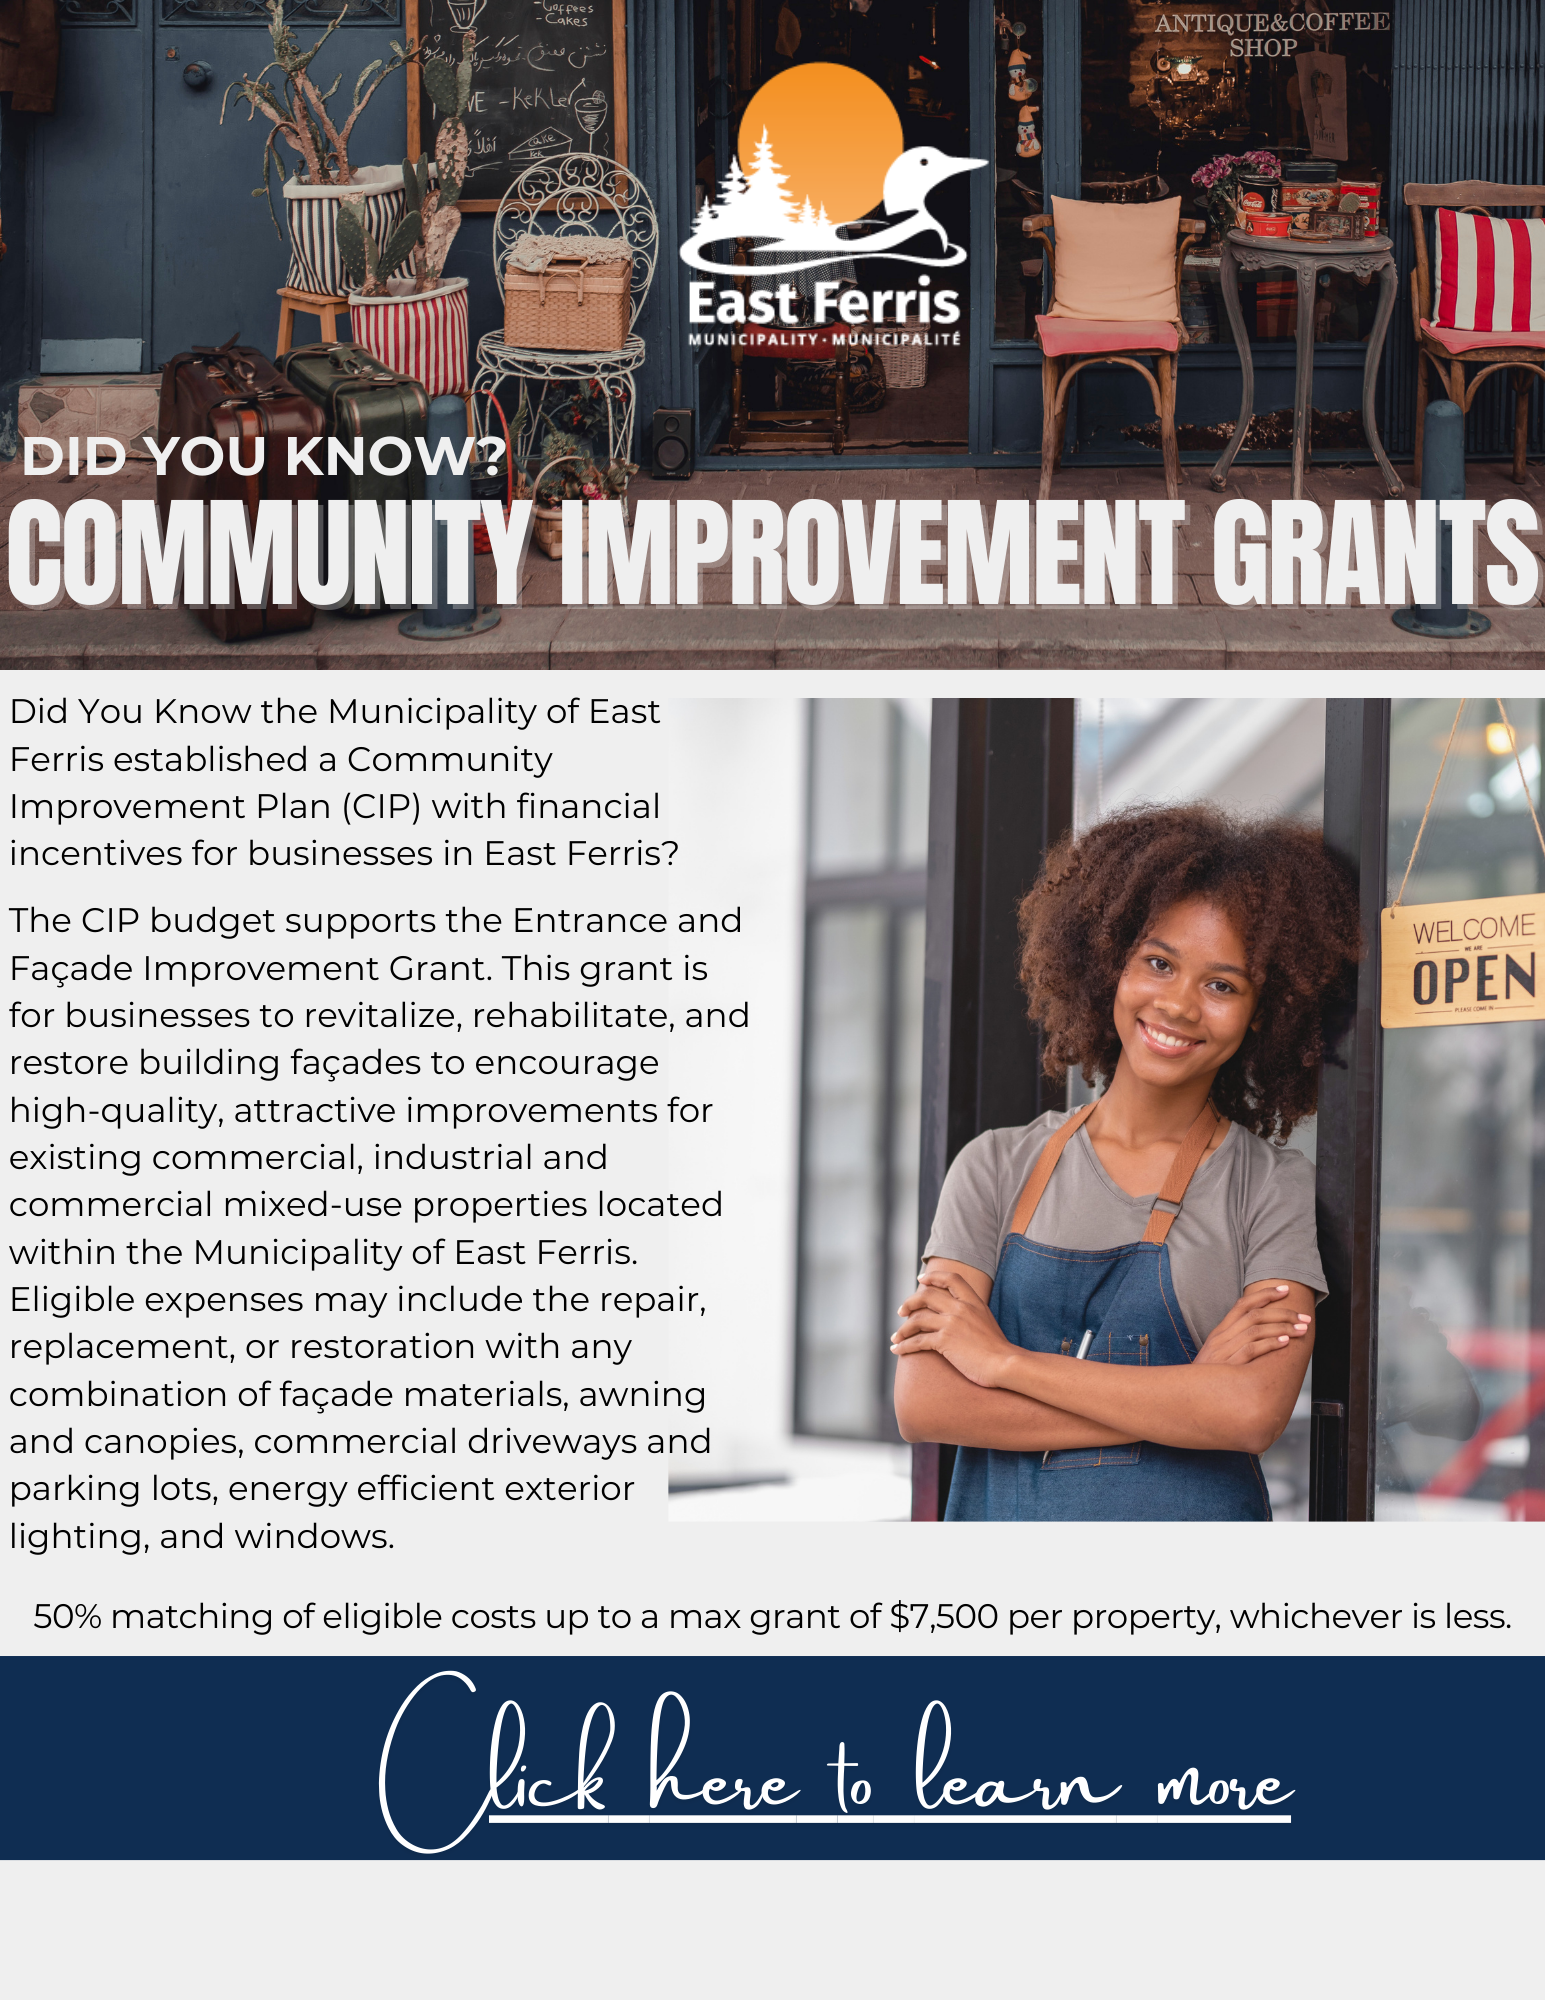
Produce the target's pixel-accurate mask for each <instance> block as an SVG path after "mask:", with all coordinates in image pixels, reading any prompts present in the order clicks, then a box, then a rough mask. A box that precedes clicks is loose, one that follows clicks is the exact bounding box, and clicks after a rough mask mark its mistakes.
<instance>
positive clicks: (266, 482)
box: [156, 340, 327, 640]
mask: <svg viewBox="0 0 1545 2000" xmlns="http://www.w3.org/2000/svg"><path fill="white" fill-rule="evenodd" d="M326 428H327V421H326V418H325V416H324V414H323V412H322V411H321V410H319V409H318V408H317V406H316V404H315V403H313V402H312V400H311V398H310V397H309V396H303V395H302V394H301V393H300V391H299V390H298V389H292V388H291V387H290V385H289V383H288V382H286V381H285V379H284V377H283V376H282V375H281V374H280V373H279V371H278V369H277V368H275V366H274V365H273V363H272V362H271V361H270V360H269V359H268V357H267V356H266V355H264V354H260V353H259V352H258V350H257V349H256V348H255V347H238V346H237V345H236V343H235V341H234V340H228V341H227V342H226V343H225V345H224V346H223V347H195V348H194V349H193V350H192V351H191V352H190V353H187V354H178V355H175V356H174V357H173V358H172V359H171V360H170V361H168V362H167V364H166V366H165V367H164V368H163V369H162V370H161V410H160V416H159V419H158V422H157V427H156V430H157V434H156V443H157V444H158V445H160V446H162V447H163V448H164V447H165V445H166V443H167V442H168V440H169V439H171V438H174V437H175V438H182V439H184V440H186V439H188V438H191V437H209V438H213V439H214V440H215V442H216V443H217V444H218V445H219V446H220V450H221V463H220V464H219V466H218V467H216V469H215V470H214V471H213V472H207V473H199V472H189V471H188V470H187V468H186V467H185V466H184V465H183V464H182V458H181V447H180V446H179V448H178V450H177V451H176V452H175V453H173V455H172V456H171V457H170V458H169V459H168V460H167V462H166V470H165V471H164V472H162V473H158V474H157V475H156V512H157V513H158V514H159V515H160V517H161V525H162V530H163V532H164V531H165V526H166V509H167V505H168V503H169V502H170V501H173V500H241V501H243V502H245V504H246V508H247V514H248V517H249V519H256V516H257V503H258V501H259V500H315V499H316V497H317V480H316V475H315V473H313V472H311V471H309V470H308V469H307V467H306V466H305V465H301V466H298V467H297V468H296V471H295V475H294V477H293V478H292V477H291V475H290V470H289V440H290V439H291V438H299V439H301V440H302V442H304V441H305V440H307V439H309V438H319V437H321V436H323V434H324V433H325V431H326ZM260 437H261V438H263V439H264V440H265V449H264V453H263V467H262V470H261V471H260V472H257V473H254V474H252V475H250V476H248V477H243V476H242V475H241V474H240V473H237V472H233V471H232V470H231V460H230V450H229V446H230V440H231V439H233V438H235V439H237V440H238V441H239V442H240V446H241V449H240V454H239V455H240V457H241V458H242V459H243V461H245V462H248V463H250V462H251V459H252V457H253V450H252V447H253V443H254V442H255V441H256V440H257V439H258V438H260ZM198 615H199V618H200V619H201V620H202V622H203V623H204V624H205V625H207V626H208V627H209V629H210V631H211V632H213V633H214V635H215V637H216V638H217V639H227V640H230V639H255V638H258V637H259V636H260V635H261V634H263V633H265V632H301V631H304V630H305V629H306V627H307V626H308V625H310V623H311V620H312V617H313V615H314V614H313V611H312V607H311V606H310V605H309V604H306V603H304V602H301V603H297V604H294V605H288V606H287V605H282V604H275V605H263V604H231V605H225V606H218V605H211V606H209V607H207V608H205V609H203V610H201V611H200V612H199V614H198Z"/></svg>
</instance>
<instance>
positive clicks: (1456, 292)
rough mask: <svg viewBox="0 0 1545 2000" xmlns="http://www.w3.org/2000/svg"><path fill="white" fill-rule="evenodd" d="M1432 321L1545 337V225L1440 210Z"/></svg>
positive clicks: (1475, 330) (1458, 327)
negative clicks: (1542, 335)
mask: <svg viewBox="0 0 1545 2000" xmlns="http://www.w3.org/2000/svg"><path fill="white" fill-rule="evenodd" d="M1437 238H1438V270H1437V297H1436V299H1435V301H1434V309H1433V315H1432V320H1433V324H1434V326H1446V327H1451V328H1453V329H1454V330H1455V331H1456V332H1464V333H1545V222H1509V221H1506V220H1504V219H1503V218H1501V217H1499V216H1493V215H1461V214H1460V213H1459V211H1458V210H1457V209H1452V208H1440V209H1439V210H1438V232H1437Z"/></svg>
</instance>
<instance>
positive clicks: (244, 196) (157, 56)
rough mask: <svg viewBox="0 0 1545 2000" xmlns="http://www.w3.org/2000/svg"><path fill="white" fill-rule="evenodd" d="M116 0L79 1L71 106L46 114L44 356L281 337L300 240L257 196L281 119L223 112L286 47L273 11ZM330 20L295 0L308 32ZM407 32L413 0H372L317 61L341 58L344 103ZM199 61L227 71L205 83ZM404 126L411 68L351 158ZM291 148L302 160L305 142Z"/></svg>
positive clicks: (82, 360) (140, 365)
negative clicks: (267, 16)
mask: <svg viewBox="0 0 1545 2000" xmlns="http://www.w3.org/2000/svg"><path fill="white" fill-rule="evenodd" d="M357 3H358V0H357ZM112 4H113V6H114V8H115V11H114V12H113V14H112V15H111V16H110V15H109V13H108V12H107V11H106V9H105V8H104V9H103V10H102V11H100V12H98V13H95V14H93V15H91V16H90V17H89V18H87V17H83V16H81V15H73V16H72V13H71V12H70V11H69V0H66V8H65V10H64V11H63V12H62V14H61V24H62V26H63V30H64V32H63V35H62V37H61V39H62V43H63V49H62V54H61V62H60V86H59V103H58V110H57V111H56V113H55V115H54V116H53V118H51V119H40V120H39V121H38V127H39V135H38V140H37V144H38V149H39V156H40V157H39V159H38V163H37V164H38V167H39V169H40V171H39V172H38V174H37V179H36V183H35V184H36V186H37V187H38V189H39V203H40V211H41V212H40V215H39V225H40V226H39V230H38V238H37V240H38V242H39V245H40V249H39V256H38V280H37V281H38V285H39V291H40V295H41V296H40V297H39V300H38V306H39V323H40V326H41V331H42V342H43V348H42V355H41V363H42V367H43V369H44V370H45V372H48V373H74V372H82V373H85V372H91V373H115V374H116V373H135V372H139V371H142V370H143V371H148V370H150V369H153V368H158V367H159V366H160V365H161V363H162V362H164V361H165V360H167V359H168V358H169V357H170V356H171V355H173V354H176V353H179V352H181V351H182V350H183V349H185V348H188V347H194V346H206V345H213V344H217V343H219V342H220V341H222V340H225V339H227V338H228V337H229V336H230V335H231V334H233V333H239V334H240V336H241V338H242V340H243V341H244V342H245V343H247V344H248V345H250V346H253V347H258V348H262V349H263V350H264V351H265V352H268V353H271V352H272V351H273V344H274V336H275V333H276V331H277V327H278V316H279V302H278V299H277V298H276V296H275V293H276V290H277V288H278V287H279V286H280V285H282V284H283V283H284V278H285V272H286V268H287V266H288V262H289V247H288V240H287V239H285V240H281V238H280V237H279V236H277V235H275V233H274V227H273V224H272V222H271V221H270V220H269V214H268V206H267V203H266V202H265V201H263V200H262V199H261V198H260V199H258V200H254V199H253V198H252V189H253V188H254V187H256V186H257V185H258V184H259V181H260V179H261V172H262V168H261V148H262V136H263V132H264V130H265V129H266V127H265V124H264V121H263V120H261V119H255V120H254V121H253V123H252V124H251V125H248V123H247V113H246V106H245V105H243V104H240V103H236V102H234V101H233V102H232V104H231V105H230V107H229V108H228V109H227V111H226V115H225V123H224V125H223V126H222V125H221V123H220V104H221V99H222V97H223V96H224V94H225V90H226V87H227V85H228V84H230V83H232V82H234V81H235V80H237V79H238V78H239V77H240V76H241V75H242V74H243V72H245V73H247V74H248V75H252V76H255V75H256V74H257V73H258V71H259V70H261V69H262V68H263V66H264V64H265V63H266V62H267V61H268V60H269V58H270V55H271V53H272V51H271V49H270V46H269V39H268V33H267V29H266V26H265V25H264V24H263V16H262V12H261V9H260V8H259V7H257V6H255V5H252V4H251V0H112ZM367 10H368V18H367ZM331 12H332V13H336V12H337V6H336V5H334V6H333V7H332V9H331ZM326 19H327V16H326V15H325V14H324V13H323V12H322V11H321V9H320V8H318V9H317V11H316V12H315V13H314V14H313V13H311V12H309V10H302V9H299V8H297V9H292V10H291V22H292V26H294V28H295V30H296V32H297V34H298V35H299V37H300V39H301V40H302V42H304V43H309V42H310V41H311V40H312V39H313V38H314V36H315V35H316V34H317V33H319V32H320V31H321V29H322V28H323V27H325V25H326ZM401 39H402V28H401V25H400V14H399V10H398V8H397V7H396V5H395V4H393V5H392V7H391V10H390V12H389V13H388V11H387V10H386V9H385V8H382V7H378V6H374V5H371V4H370V0H365V4H364V5H362V6H360V9H359V18H358V19H357V20H353V21H346V22H345V24H344V25H343V26H342V27H341V28H340V29H339V30H338V32H337V33H336V34H335V35H334V36H333V38H332V40H331V41H330V42H329V44H328V47H327V49H326V51H325V52H324V55H323V57H322V60H321V61H320V62H319V64H318V65H317V67H318V72H319V75H320V76H321V78H322V79H323V81H324V82H327V83H330V82H331V81H332V78H333V77H334V76H336V75H338V74H339V73H340V72H341V73H342V76H343V83H342V85H341V87H340V89H339V92H338V96H337V98H335V99H334V100H333V102H334V104H335V105H336V104H339V103H342V104H343V105H345V106H346V105H347V103H348V101H349V99H350V97H351V95H352V91H353V85H354V79H355V77H356V76H357V75H358V74H359V72H360V71H361V70H362V69H363V68H364V67H365V66H366V65H367V64H368V63H370V62H372V61H374V60H375V59H376V58H377V57H380V58H383V59H386V58H389V56H390V52H391V51H390V44H391V42H392V41H394V40H398V41H400V40H401ZM200 64H202V65H205V66H206V67H207V68H208V70H209V71H210V72H211V74H210V76H209V78H208V80H207V82H205V83H204V84H203V86H202V87H200V88H195V87H194V86H195V84H196V83H197V82H198V76H199V73H198V71H197V69H196V68H192V66H195V65H200ZM190 69H191V74H190ZM405 132H406V87H405V84H404V82H403V80H402V78H401V77H400V76H397V77H393V78H391V79H389V80H388V82H387V83H386V84H385V85H384V86H383V87H382V89H381V90H380V91H379V92H378V94H377V96H376V98H375V100H374V101H373V102H372V103H371V105H370V106H369V108H368V109H367V111H366V112H365V114H364V116H363V117H362V119H361V120H360V123H359V124H358V125H357V126H356V127H355V131H354V135H353V138H352V140H351V144H350V157H351V160H352V162H353V163H354V164H355V165H357V166H358V165H365V164H369V163H372V162H375V161H396V160H400V159H401V157H402V152H403V147H404V144H405ZM282 157H283V161H284V166H283V174H287V173H288V172H290V171H291V169H292V167H293V164H294V155H293V154H291V153H289V152H288V150H287V149H286V150H285V151H284V152H283V155H282ZM281 178H282V174H279V173H276V175H275V183H276V184H275V194H274V207H275V209H276V211H277V213H278V215H279V219H280V227H281V229H282V228H283V224H284V203H283V201H282V199H281V198H280V196H279V193H278V181H279V180H280V179H281ZM297 333H298V336H299V337H300V338H301V339H308V338H315V337H316V328H315V327H314V326H311V325H308V323H307V322H305V321H302V322H301V323H300V325H299V327H298V328H297Z"/></svg>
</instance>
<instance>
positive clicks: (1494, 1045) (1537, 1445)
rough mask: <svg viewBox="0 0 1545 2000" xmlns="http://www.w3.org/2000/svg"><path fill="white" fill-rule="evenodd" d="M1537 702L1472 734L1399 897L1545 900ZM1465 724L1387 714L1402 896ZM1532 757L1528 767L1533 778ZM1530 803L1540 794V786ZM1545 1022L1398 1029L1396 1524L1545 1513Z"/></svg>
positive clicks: (1390, 1232) (1387, 1207) (1394, 850)
mask: <svg viewBox="0 0 1545 2000" xmlns="http://www.w3.org/2000/svg"><path fill="white" fill-rule="evenodd" d="M1541 706H1542V705H1541V704H1540V703H1538V702H1528V701H1523V700H1520V701H1518V702H1516V703H1509V705H1508V715H1509V719H1510V721H1511V723H1512V726H1513V728H1514V729H1515V730H1516V732H1517V744H1516V749H1517V752H1518V755H1517V756H1516V757H1515V754H1514V749H1515V746H1514V743H1513V740H1512V738H1511V737H1510V735H1509V731H1508V728H1507V727H1506V726H1505V725H1504V723H1503V721H1502V719H1501V716H1500V714H1499V713H1498V709H1497V705H1496V703H1495V702H1494V701H1485V700H1472V701H1471V702H1470V703H1469V704H1468V706H1467V707H1466V709H1465V712H1464V716H1463V718H1462V719H1461V722H1460V725H1459V731H1458V734H1457V736H1456V738H1455V742H1454V747H1453V750H1452V752H1451V753H1450V756H1449V761H1448V767H1447V770H1446V771H1445V773H1444V776H1443V782H1442V784H1441V786H1440V788H1439V791H1438V796H1437V798H1436V799H1435V801H1434V803H1433V808H1432V813H1431V816H1430V817H1429V819H1428V822H1427V829H1426V832H1425V834H1424V835H1423V838H1422V845H1421V849H1420V853H1419V855H1418V858H1417V861H1416V865H1415V867H1414V868H1413V870H1412V872H1411V879H1410V882H1409V884H1408V886H1407V888H1406V892H1405V898H1404V900H1405V901H1406V902H1407V903H1412V904H1420V903H1431V902H1446V901H1458V900H1464V899H1469V898H1472V897H1485V896H1498V895H1519V894H1534V893H1538V892H1539V891H1540V890H1541V888H1542V887H1545V856H1542V853H1541V849H1540V843H1539V840H1538V838H1537V836H1536V833H1535V829H1534V823H1533V820H1532V819H1531V817H1530V813H1529V809H1528V808H1529V803H1530V798H1532V799H1533V801H1534V802H1535V805H1536V810H1538V799H1539V788H1540V724H1541ZM1453 720H1454V704H1453V703H1452V702H1447V701H1397V702H1395V703H1393V704H1392V712H1391V716H1390V764H1389V839H1388V875H1389V884H1390V896H1393V894H1394V891H1395V889H1396V888H1397V887H1398V885H1399V882H1400V878H1401V876H1402V875H1403V873H1404V872H1405V866H1406V862H1407V860H1408V858H1409V856H1410V853H1411V848H1412V844H1413V842H1414V840H1415V838H1416V831H1417V827H1418V824H1419V823H1420V820H1421V815H1422V810H1423V807H1424V806H1425V805H1426V802H1427V796H1428V792H1429V790H1430V788H1431V786H1432V781H1433V775H1434V773H1435V772H1436V771H1437V768H1438V762H1439V759H1440V757H1441V755H1442V751H1443V745H1444V742H1445V740H1446V739H1447V736H1448V733H1449V729H1450V726H1451V724H1452V723H1453ZM1520 765H1521V769H1520ZM1526 786H1527V788H1528V793H1529V797H1526V796H1525V787H1526ZM1542 1058H1545V1023H1541V1022H1534V1021H1514V1022H1498V1023H1486V1024H1478V1025H1475V1026H1466V1027H1434V1028H1402V1029H1392V1030H1389V1031H1387V1032H1386V1033H1385V1034H1384V1038H1383V1105H1382V1111H1381V1148H1380V1150H1381V1156H1382V1177H1381V1188H1380V1194H1379V1225H1380V1228H1379V1285H1378V1313H1377V1317H1378V1325H1377V1346H1376V1374H1375V1380H1376V1395H1375V1410H1374V1439H1373V1449H1374V1486H1375V1491H1374V1515H1375V1518H1376V1519H1378V1520H1381V1521H1409V1520H1413V1519H1414V1520H1461V1521H1491V1520H1498V1519H1505V1520H1529V1519H1542V1518H1545V1237H1542V1226H1541V1215H1542V1211H1541V1195H1542V1192H1545V1060H1542Z"/></svg>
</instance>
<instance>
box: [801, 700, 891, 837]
mask: <svg viewBox="0 0 1545 2000" xmlns="http://www.w3.org/2000/svg"><path fill="white" fill-rule="evenodd" d="M890 711H891V704H890V703H889V702H888V701H816V702H812V703H811V704H810V712H811V745H810V747H811V755H810V873H811V874H812V875H856V874H861V873H863V872H864V871H865V870H873V869H877V868H883V867H884V866H885V865H886V863H887V861H888V860H889V858H890V844H891V843H890V796H891V714H890Z"/></svg>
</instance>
